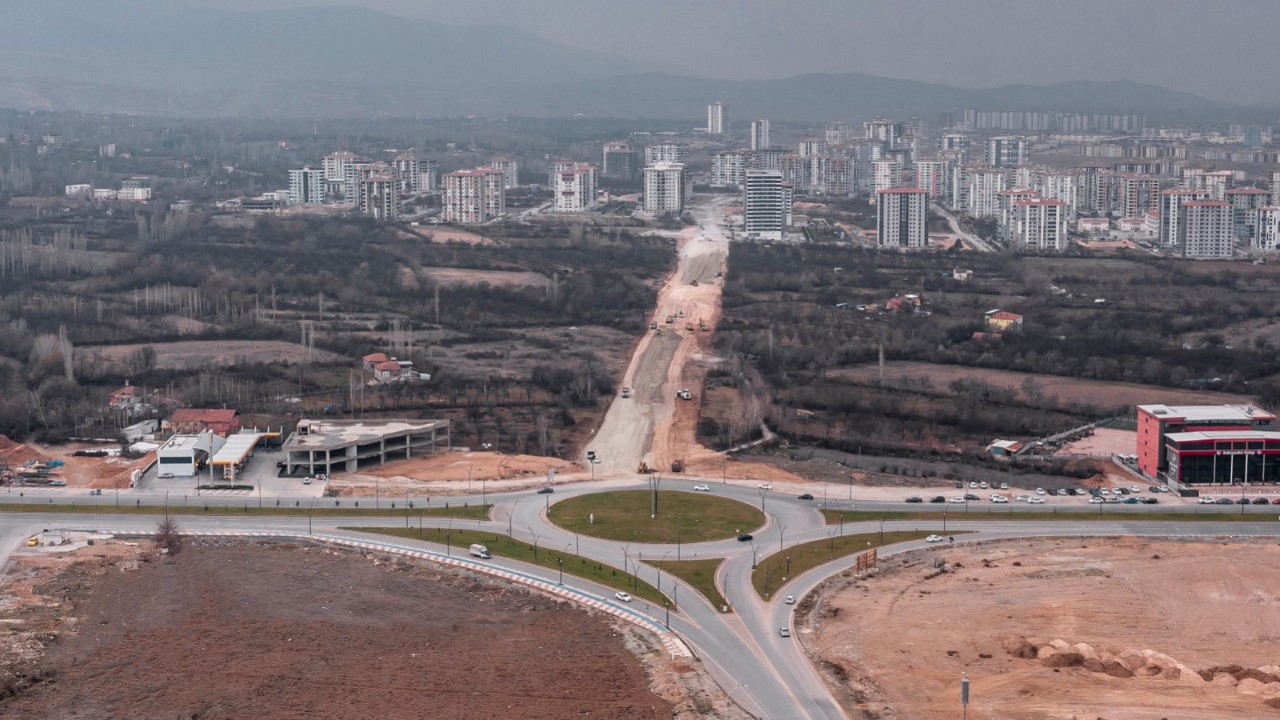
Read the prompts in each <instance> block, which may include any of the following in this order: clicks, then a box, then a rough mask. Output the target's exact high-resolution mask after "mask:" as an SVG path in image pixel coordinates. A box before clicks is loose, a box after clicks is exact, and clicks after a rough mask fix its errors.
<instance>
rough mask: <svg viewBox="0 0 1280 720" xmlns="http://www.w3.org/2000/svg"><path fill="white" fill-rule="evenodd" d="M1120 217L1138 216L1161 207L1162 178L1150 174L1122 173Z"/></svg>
mask: <svg viewBox="0 0 1280 720" xmlns="http://www.w3.org/2000/svg"><path fill="white" fill-rule="evenodd" d="M1119 180H1120V185H1119V191H1120V192H1119V203H1120V207H1119V210H1120V217H1124V218H1136V217H1142V216H1144V215H1146V214H1147V211H1148V210H1158V209H1159V207H1160V179H1159V178H1155V177H1151V176H1150V175H1122V176H1120V178H1119Z"/></svg>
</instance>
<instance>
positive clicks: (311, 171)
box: [289, 167, 326, 205]
mask: <svg viewBox="0 0 1280 720" xmlns="http://www.w3.org/2000/svg"><path fill="white" fill-rule="evenodd" d="M325 184H326V183H325V179H324V170H322V169H320V168H312V167H304V168H302V169H301V170H290V171H289V204H290V205H319V204H321V203H323V202H324V190H325Z"/></svg>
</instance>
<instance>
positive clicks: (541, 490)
mask: <svg viewBox="0 0 1280 720" xmlns="http://www.w3.org/2000/svg"><path fill="white" fill-rule="evenodd" d="M555 491H556V489H555V488H553V487H551V486H550V485H547V486H546V487H540V488H538V494H539V495H549V494H551V493H553V492H555Z"/></svg>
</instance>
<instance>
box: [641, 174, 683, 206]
mask: <svg viewBox="0 0 1280 720" xmlns="http://www.w3.org/2000/svg"><path fill="white" fill-rule="evenodd" d="M689 195H690V188H689V187H688V176H687V174H686V173H685V167H684V164H683V163H674V162H657V163H652V164H649V165H646V166H645V168H644V209H645V212H649V213H654V214H679V213H680V212H683V211H684V206H685V203H686V202H688V200H689Z"/></svg>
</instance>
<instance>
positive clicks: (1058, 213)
mask: <svg viewBox="0 0 1280 720" xmlns="http://www.w3.org/2000/svg"><path fill="white" fill-rule="evenodd" d="M1015 208H1016V210H1017V219H1016V220H1015V221H1014V222H1015V228H1014V232H1013V235H1012V245H1013V247H1016V248H1020V249H1023V250H1040V251H1054V252H1060V251H1062V250H1063V249H1064V248H1065V247H1066V246H1067V221H1066V208H1067V204H1066V203H1064V202H1062V201H1061V200H1046V199H1034V200H1021V201H1019V202H1018V203H1017V204H1016V205H1015Z"/></svg>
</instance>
